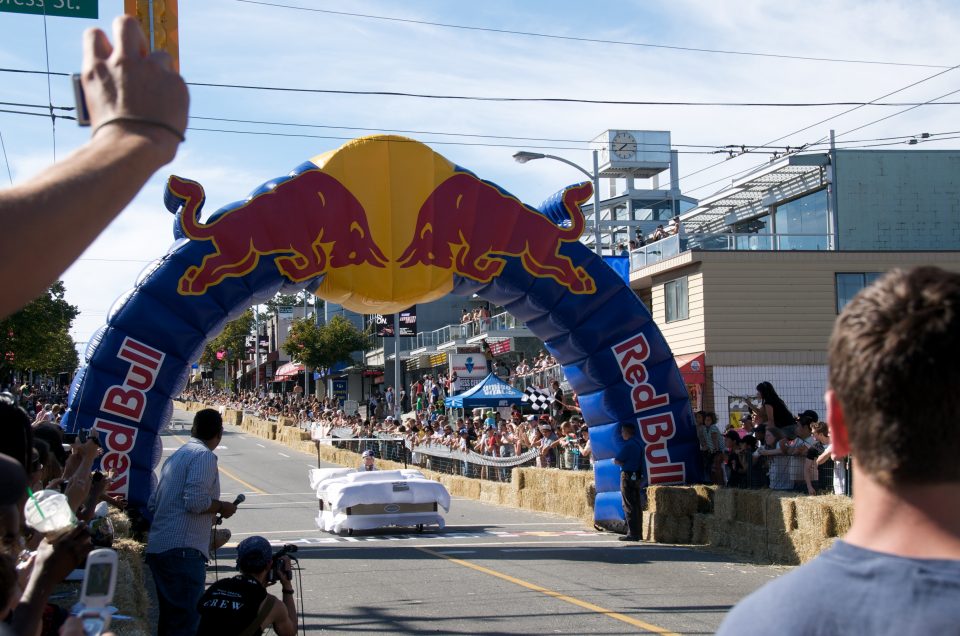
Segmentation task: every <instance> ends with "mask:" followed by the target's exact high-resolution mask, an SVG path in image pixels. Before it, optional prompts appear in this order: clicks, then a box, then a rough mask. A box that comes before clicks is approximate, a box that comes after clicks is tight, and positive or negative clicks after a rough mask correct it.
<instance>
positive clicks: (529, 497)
mask: <svg viewBox="0 0 960 636" xmlns="http://www.w3.org/2000/svg"><path fill="white" fill-rule="evenodd" d="M517 503H519V505H520V507H521V508H524V509H526V510H537V511H541V512H543V511H547V510H548V508H547V504H546V500H545V496H544V494H543V493H542V492H540V491H536V490H521V491H520V492H518V493H517Z"/></svg>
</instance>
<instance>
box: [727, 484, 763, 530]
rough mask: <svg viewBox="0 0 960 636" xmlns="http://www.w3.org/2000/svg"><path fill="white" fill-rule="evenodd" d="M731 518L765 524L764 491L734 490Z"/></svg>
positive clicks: (758, 524) (757, 524)
mask: <svg viewBox="0 0 960 636" xmlns="http://www.w3.org/2000/svg"><path fill="white" fill-rule="evenodd" d="M733 518H734V520H735V521H740V522H743V523H750V524H753V525H755V526H765V525H766V523H767V514H766V493H764V491H762V490H736V491H735V494H734V515H733Z"/></svg>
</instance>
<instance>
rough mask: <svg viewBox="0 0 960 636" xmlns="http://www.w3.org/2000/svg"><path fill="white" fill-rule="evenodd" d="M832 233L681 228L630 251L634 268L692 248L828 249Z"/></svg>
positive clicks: (712, 249)
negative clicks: (692, 231) (687, 230)
mask: <svg viewBox="0 0 960 636" xmlns="http://www.w3.org/2000/svg"><path fill="white" fill-rule="evenodd" d="M832 239H833V236H832V235H831V234H802V233H794V234H746V233H744V234H737V233H729V232H721V233H716V234H687V233H685V232H681V233H680V234H674V235H673V236H668V237H666V238H663V239H660V240H659V241H654V242H652V243H648V244H647V245H644V246H643V247H638V248H636V249H634V250H632V251H631V252H630V269H631V270H636V269H640V268H643V267H647V266H649V265H654V264H656V263H659V262H660V261H663V260H666V259H668V258H673V257H674V256H678V255H679V254H681V253H683V252H687V251H689V250H694V249H697V250H704V251H719V252H735V251H793V250H810V251H827V250H831V249H833V248H832V243H833V240H832Z"/></svg>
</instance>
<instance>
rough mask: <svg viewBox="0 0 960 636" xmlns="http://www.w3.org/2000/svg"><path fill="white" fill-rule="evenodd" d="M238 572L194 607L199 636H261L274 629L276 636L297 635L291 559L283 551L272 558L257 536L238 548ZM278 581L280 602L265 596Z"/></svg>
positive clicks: (206, 594)
mask: <svg viewBox="0 0 960 636" xmlns="http://www.w3.org/2000/svg"><path fill="white" fill-rule="evenodd" d="M237 569H238V570H240V574H238V575H237V576H234V577H232V578H229V579H221V580H220V581H217V582H216V583H214V584H213V585H211V586H210V587H208V588H207V591H206V592H204V594H203V596H202V597H201V598H200V602H199V603H197V611H199V612H200V628H199V630H198V631H197V634H198V636H204V635H207V634H211V635H213V634H243V635H245V636H246V635H251V636H252V635H258V634H262V633H263V630H264V629H266V628H268V627H273V631H275V632H276V633H277V634H278V636H293V635H294V634H296V633H297V605H296V603H295V602H294V598H293V595H294V591H293V585H292V584H291V582H290V576H291V566H290V557H289V556H287V555H286V554H285V550H281V551H280V553H278V554H277V555H274V554H273V550H271V549H270V542H269V541H267V540H266V539H264V538H263V537H260V536H253V537H247V538H246V539H244V540H243V541H241V542H240V544H239V545H238V546H237ZM277 581H279V582H280V588H281V590H282V595H283V601H282V602H281V601H280V599H278V598H277V597H275V596H273V595H272V594H269V593H267V587H268V586H270V585H272V584H273V583H276V582H277Z"/></svg>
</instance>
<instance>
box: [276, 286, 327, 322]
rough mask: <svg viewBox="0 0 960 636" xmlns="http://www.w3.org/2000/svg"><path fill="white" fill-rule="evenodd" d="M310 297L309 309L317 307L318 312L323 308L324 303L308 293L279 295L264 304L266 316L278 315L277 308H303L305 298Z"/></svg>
mask: <svg viewBox="0 0 960 636" xmlns="http://www.w3.org/2000/svg"><path fill="white" fill-rule="evenodd" d="M304 296H307V297H308V300H307V302H308V307H314V306H315V307H316V309H317V311H321V310H322V308H323V301H322V300H320V299H319V298H317V297H316V296H314V295H313V294H311V293H310V292H308V291H302V292H299V293H297V294H277V295H276V296H274V297H273V298H271V299H270V300H268V301H267V302H265V303H264V304H265V305H266V306H267V311H266V315H268V316H273V315H275V314H276V313H277V307H302V306H303V297H304Z"/></svg>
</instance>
